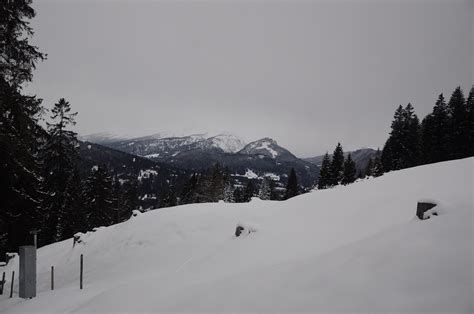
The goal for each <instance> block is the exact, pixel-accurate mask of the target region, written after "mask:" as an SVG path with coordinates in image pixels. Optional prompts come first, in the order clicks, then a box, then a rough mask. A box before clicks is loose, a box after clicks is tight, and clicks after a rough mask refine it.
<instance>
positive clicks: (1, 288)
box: [0, 272, 5, 295]
mask: <svg viewBox="0 0 474 314" xmlns="http://www.w3.org/2000/svg"><path fill="white" fill-rule="evenodd" d="M4 285H5V272H3V276H2V285H1V286H0V295H2V294H3V286H4Z"/></svg>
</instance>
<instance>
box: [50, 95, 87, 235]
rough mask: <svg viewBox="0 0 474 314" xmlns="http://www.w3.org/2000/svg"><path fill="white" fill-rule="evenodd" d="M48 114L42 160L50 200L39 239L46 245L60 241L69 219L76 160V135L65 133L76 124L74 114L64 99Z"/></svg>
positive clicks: (70, 132)
mask: <svg viewBox="0 0 474 314" xmlns="http://www.w3.org/2000/svg"><path fill="white" fill-rule="evenodd" d="M51 112H52V115H51V120H52V121H53V123H48V124H47V125H48V138H47V141H46V144H45V148H44V152H45V154H44V157H43V158H44V177H45V186H46V189H47V191H48V192H49V196H48V197H46V198H45V200H44V202H45V205H44V208H45V209H46V213H47V216H46V217H47V220H46V225H45V228H43V230H42V236H43V238H44V239H45V241H47V242H48V243H49V242H55V241H58V240H61V239H62V238H63V237H62V234H61V232H60V230H61V229H62V228H63V227H62V224H63V223H65V222H66V221H67V220H69V219H70V217H68V215H70V214H71V213H70V210H69V209H68V208H66V204H67V203H68V200H67V197H68V195H67V194H66V188H67V186H68V183H69V181H70V180H71V179H72V176H73V173H74V169H75V168H76V162H77V159H78V156H79V153H78V150H77V147H78V141H77V137H76V136H77V135H76V133H75V132H73V131H71V130H68V129H67V128H68V127H70V126H74V125H75V124H76V122H75V116H76V115H77V113H71V107H70V105H69V103H68V102H67V101H66V100H65V99H64V98H61V99H60V100H59V102H58V103H56V104H55V105H54V108H53V109H52V111H51Z"/></svg>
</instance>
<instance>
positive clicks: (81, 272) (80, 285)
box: [79, 254, 84, 289]
mask: <svg viewBox="0 0 474 314" xmlns="http://www.w3.org/2000/svg"><path fill="white" fill-rule="evenodd" d="M83 266H84V261H83V257H82V254H81V270H80V277H79V278H80V279H79V280H80V284H79V287H80V289H82V274H83Z"/></svg>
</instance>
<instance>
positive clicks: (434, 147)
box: [421, 94, 449, 164]
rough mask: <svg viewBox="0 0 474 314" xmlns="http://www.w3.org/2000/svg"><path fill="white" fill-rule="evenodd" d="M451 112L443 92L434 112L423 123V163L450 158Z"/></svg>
mask: <svg viewBox="0 0 474 314" xmlns="http://www.w3.org/2000/svg"><path fill="white" fill-rule="evenodd" d="M448 135H449V114H448V107H447V105H446V102H445V100H444V97H443V94H440V95H439V97H438V100H437V101H436V104H435V106H434V107H433V112H432V113H431V114H429V115H427V116H426V117H425V118H424V119H423V121H422V124H421V154H422V162H423V163H425V164H426V163H433V162H439V161H443V160H447V159H448V158H449V147H448V141H449V139H448Z"/></svg>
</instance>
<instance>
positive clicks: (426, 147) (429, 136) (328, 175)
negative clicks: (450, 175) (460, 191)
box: [318, 86, 474, 189]
mask: <svg viewBox="0 0 474 314" xmlns="http://www.w3.org/2000/svg"><path fill="white" fill-rule="evenodd" d="M473 143H474V86H472V87H471V90H470V92H469V95H468V97H467V99H466V98H465V97H464V93H463V91H462V89H461V87H457V88H456V89H455V90H454V92H453V93H452V95H451V98H450V100H449V102H448V103H446V101H445V99H444V96H443V94H440V95H439V96H438V99H437V100H436V103H435V105H434V107H433V111H432V112H431V113H430V114H428V115H427V116H426V117H425V118H424V119H423V120H422V121H421V123H420V121H419V119H418V117H417V115H416V114H415V111H414V108H413V106H412V105H411V104H408V105H407V106H405V107H402V106H399V107H398V108H397V109H396V110H395V114H394V117H393V121H392V124H391V131H390V134H389V138H388V139H387V141H386V142H385V145H384V147H383V150H382V151H380V150H377V152H376V154H375V156H374V157H373V158H370V159H369V161H368V163H367V166H366V168H365V170H364V171H363V172H361V173H359V174H356V173H355V172H356V171H355V164H354V162H353V161H352V160H351V156H350V154H349V155H348V156H347V157H346V159H345V160H344V153H343V150H342V146H341V145H340V144H338V145H337V147H336V149H335V150H334V153H333V157H332V159H331V158H330V157H329V154H328V153H326V155H325V156H324V158H323V162H322V165H321V169H320V174H319V180H318V188H319V189H325V188H328V187H332V186H335V185H338V184H350V183H352V182H354V181H355V178H356V177H358V178H363V177H366V176H374V177H378V176H381V175H382V174H384V173H385V172H388V171H392V170H399V169H405V168H409V167H414V166H418V165H423V164H429V163H435V162H440V161H446V160H452V159H459V158H466V157H471V156H474V144H473Z"/></svg>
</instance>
